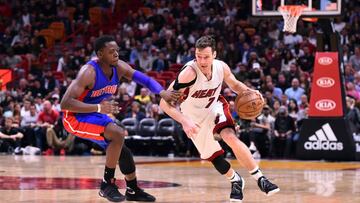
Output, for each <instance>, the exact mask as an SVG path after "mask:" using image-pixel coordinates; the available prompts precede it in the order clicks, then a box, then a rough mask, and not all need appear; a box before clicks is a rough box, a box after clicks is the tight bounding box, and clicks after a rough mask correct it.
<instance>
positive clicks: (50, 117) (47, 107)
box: [35, 100, 59, 151]
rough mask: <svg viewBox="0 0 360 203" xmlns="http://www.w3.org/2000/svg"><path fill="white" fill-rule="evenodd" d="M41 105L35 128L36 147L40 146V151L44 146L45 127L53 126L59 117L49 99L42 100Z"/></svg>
mask: <svg viewBox="0 0 360 203" xmlns="http://www.w3.org/2000/svg"><path fill="white" fill-rule="evenodd" d="M43 105H44V109H43V110H42V111H41V112H40V114H39V117H38V121H37V127H36V128H35V138H36V147H38V148H40V149H41V150H42V151H43V150H44V149H45V148H46V146H45V141H46V139H45V135H46V132H47V129H48V128H51V127H53V126H54V125H55V123H56V121H57V120H58V119H59V112H57V111H56V110H54V109H53V108H52V104H51V102H50V101H48V100H46V101H44V104H43Z"/></svg>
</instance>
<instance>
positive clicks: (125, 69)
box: [118, 60, 180, 104]
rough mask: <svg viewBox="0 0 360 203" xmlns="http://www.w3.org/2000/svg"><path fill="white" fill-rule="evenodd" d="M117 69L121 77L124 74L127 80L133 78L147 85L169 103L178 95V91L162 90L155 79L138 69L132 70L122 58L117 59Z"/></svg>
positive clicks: (175, 99)
mask: <svg viewBox="0 0 360 203" xmlns="http://www.w3.org/2000/svg"><path fill="white" fill-rule="evenodd" d="M118 70H119V71H118V72H119V73H120V74H121V75H120V76H121V77H122V76H124V77H125V78H127V79H128V80H133V81H135V82H136V83H138V84H141V85H142V86H144V87H147V88H148V89H149V90H150V91H151V92H152V93H154V94H159V95H160V96H161V98H163V99H164V100H165V101H166V102H168V103H169V104H172V103H173V102H176V101H177V100H178V99H179V97H180V93H179V92H178V91H169V90H164V88H163V87H162V86H161V85H160V84H159V83H158V82H157V81H156V80H153V79H152V78H151V77H149V76H147V75H145V74H144V73H142V72H140V71H137V70H134V69H133V68H132V67H131V66H130V65H129V64H127V63H126V62H124V61H122V60H119V62H118Z"/></svg>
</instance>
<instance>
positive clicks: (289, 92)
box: [285, 78, 305, 104]
mask: <svg viewBox="0 0 360 203" xmlns="http://www.w3.org/2000/svg"><path fill="white" fill-rule="evenodd" d="M299 86H300V83H299V79H297V78H294V79H293V80H292V81H291V87H289V88H287V89H286V90H285V95H286V96H288V98H289V99H295V101H296V102H297V103H298V104H299V103H300V102H301V99H300V98H301V95H303V94H304V93H305V90H304V89H303V88H301V87H299Z"/></svg>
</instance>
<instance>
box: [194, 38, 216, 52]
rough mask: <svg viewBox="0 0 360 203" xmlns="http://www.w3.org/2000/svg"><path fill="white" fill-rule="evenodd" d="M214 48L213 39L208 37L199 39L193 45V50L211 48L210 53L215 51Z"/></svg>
mask: <svg viewBox="0 0 360 203" xmlns="http://www.w3.org/2000/svg"><path fill="white" fill-rule="evenodd" d="M215 46H216V42H215V39H214V38H213V37H212V36H210V35H205V36H202V37H200V38H199V39H198V40H197V41H196V43H195V48H197V49H205V48H206V47H211V49H212V51H215Z"/></svg>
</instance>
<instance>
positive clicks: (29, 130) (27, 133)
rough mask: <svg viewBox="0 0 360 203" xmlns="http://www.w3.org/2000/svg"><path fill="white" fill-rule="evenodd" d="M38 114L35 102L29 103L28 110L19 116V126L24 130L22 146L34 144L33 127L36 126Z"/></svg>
mask: <svg viewBox="0 0 360 203" xmlns="http://www.w3.org/2000/svg"><path fill="white" fill-rule="evenodd" d="M28 102H30V101H28ZM24 106H25V104H24ZM38 115H39V114H38V112H37V110H36V106H35V104H29V112H28V113H24V114H23V116H21V124H20V126H21V128H22V129H23V132H24V139H23V144H22V146H28V145H30V146H35V142H34V141H35V127H36V126H37V119H38Z"/></svg>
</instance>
